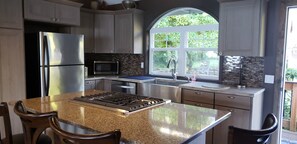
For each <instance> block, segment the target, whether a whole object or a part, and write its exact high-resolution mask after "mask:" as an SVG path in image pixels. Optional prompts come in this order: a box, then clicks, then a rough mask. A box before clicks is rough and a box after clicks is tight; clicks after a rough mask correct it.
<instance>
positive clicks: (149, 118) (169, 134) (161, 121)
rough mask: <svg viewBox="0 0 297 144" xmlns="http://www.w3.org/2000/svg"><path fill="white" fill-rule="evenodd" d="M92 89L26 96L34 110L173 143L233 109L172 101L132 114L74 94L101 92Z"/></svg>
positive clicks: (132, 138)
mask: <svg viewBox="0 0 297 144" xmlns="http://www.w3.org/2000/svg"><path fill="white" fill-rule="evenodd" d="M101 92H103V91H98V90H89V91H85V92H77V93H68V94H62V95H56V96H48V97H42V98H34V99H26V100H24V104H25V106H26V107H27V108H28V110H29V111H31V112H50V111H58V117H59V118H60V119H62V120H63V121H66V122H70V123H72V124H75V125H79V126H81V127H85V128H90V129H93V130H96V131H99V132H108V131H112V130H114V129H120V131H121V132H122V138H123V139H125V140H127V141H128V142H132V143H155V144H173V143H182V142H185V141H186V140H187V139H190V138H191V137H194V136H197V135H200V134H201V133H202V132H206V131H207V130H209V129H211V128H212V127H214V126H215V125H217V124H218V123H220V122H222V121H223V120H225V119H227V118H228V117H229V116H230V115H231V113H230V112H227V111H221V110H215V109H208V108H202V107H196V106H190V105H184V104H177V103H169V104H164V105H161V106H158V107H153V108H151V109H146V110H143V111H139V112H136V113H133V114H130V115H121V114H119V113H116V112H113V111H108V110H105V109H100V108H98V107H96V106H92V105H89V104H84V103H78V102H74V101H72V98H74V97H78V96H82V95H89V94H94V93H101Z"/></svg>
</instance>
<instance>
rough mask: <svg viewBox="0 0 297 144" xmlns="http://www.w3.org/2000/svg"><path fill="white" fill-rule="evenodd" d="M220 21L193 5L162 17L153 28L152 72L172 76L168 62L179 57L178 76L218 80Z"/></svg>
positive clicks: (150, 69)
mask: <svg viewBox="0 0 297 144" xmlns="http://www.w3.org/2000/svg"><path fill="white" fill-rule="evenodd" d="M218 35H219V23H218V21H216V20H215V19H214V18H213V17H212V16H211V15H209V14H207V13H205V12H203V11H201V10H198V9H194V8H180V9H176V10H173V11H171V12H169V13H167V14H166V15H164V16H163V17H161V18H160V19H159V20H158V21H157V22H156V23H155V24H154V26H153V27H152V28H151V30H150V50H149V52H150V54H149V55H150V57H149V60H150V63H149V66H150V67H149V73H150V74H151V75H163V76H171V71H170V68H168V66H169V65H168V62H169V61H170V59H175V60H177V66H176V70H177V75H179V76H192V75H196V76H198V77H199V78H200V79H211V80H218V79H219V65H220V58H219V56H218V54H217V52H218Z"/></svg>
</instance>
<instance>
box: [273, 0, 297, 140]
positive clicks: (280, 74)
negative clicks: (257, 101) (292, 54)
mask: <svg viewBox="0 0 297 144" xmlns="http://www.w3.org/2000/svg"><path fill="white" fill-rule="evenodd" d="M280 3H281V4H280V7H279V13H278V14H279V15H278V16H279V24H278V31H277V32H278V34H279V35H278V36H279V38H278V41H277V50H276V51H277V52H276V69H275V85H274V97H273V100H274V102H276V103H275V104H273V113H275V114H276V115H277V117H278V121H279V128H278V130H277V132H276V133H274V134H273V137H272V144H280V142H281V131H282V117H283V112H282V110H283V99H284V86H285V81H284V80H285V78H284V76H285V64H286V62H285V58H286V49H285V46H286V42H285V41H286V23H287V12H288V9H289V7H293V6H296V5H297V0H281V2H280Z"/></svg>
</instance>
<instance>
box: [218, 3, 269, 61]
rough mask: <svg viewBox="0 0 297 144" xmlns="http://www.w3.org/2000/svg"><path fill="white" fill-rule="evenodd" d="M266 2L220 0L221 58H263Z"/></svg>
mask: <svg viewBox="0 0 297 144" xmlns="http://www.w3.org/2000/svg"><path fill="white" fill-rule="evenodd" d="M265 13H266V0H243V1H231V2H230V1H227V2H224V1H221V3H220V26H219V31H220V32H219V55H229V56H264V48H265V47H264V43H265V19H266V18H265Z"/></svg>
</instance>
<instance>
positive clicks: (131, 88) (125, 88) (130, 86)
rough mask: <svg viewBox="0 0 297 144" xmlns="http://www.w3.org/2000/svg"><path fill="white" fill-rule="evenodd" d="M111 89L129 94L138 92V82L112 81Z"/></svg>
mask: <svg viewBox="0 0 297 144" xmlns="http://www.w3.org/2000/svg"><path fill="white" fill-rule="evenodd" d="M110 88H111V91H114V92H122V93H127V94H136V91H137V90H136V83H133V82H126V81H116V80H112V81H111V87H110Z"/></svg>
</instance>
